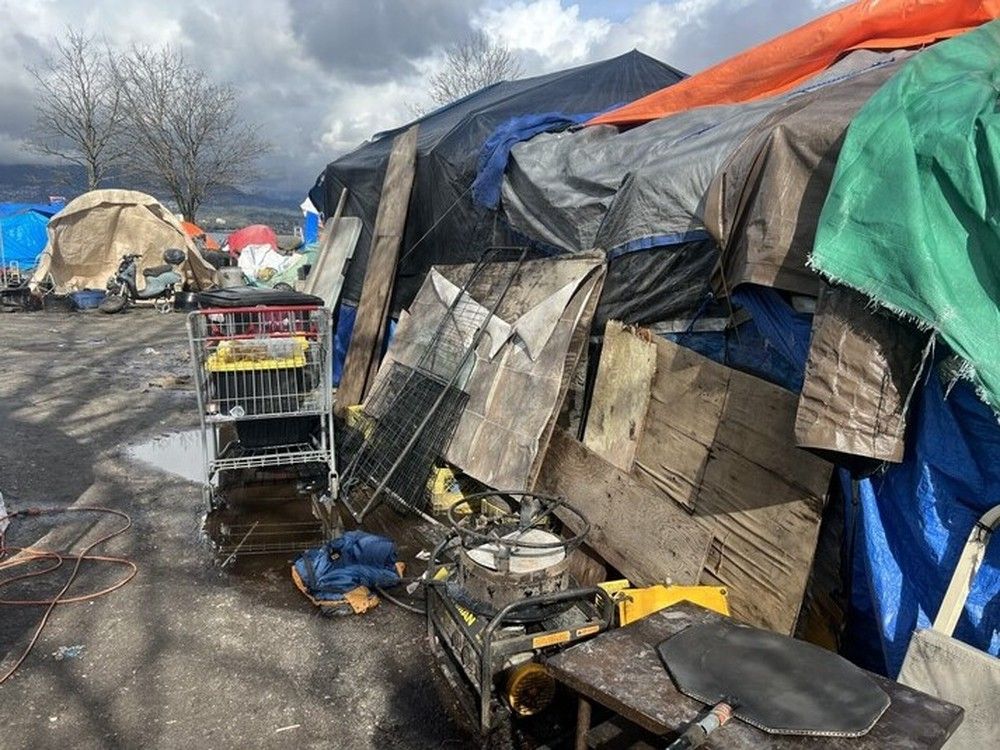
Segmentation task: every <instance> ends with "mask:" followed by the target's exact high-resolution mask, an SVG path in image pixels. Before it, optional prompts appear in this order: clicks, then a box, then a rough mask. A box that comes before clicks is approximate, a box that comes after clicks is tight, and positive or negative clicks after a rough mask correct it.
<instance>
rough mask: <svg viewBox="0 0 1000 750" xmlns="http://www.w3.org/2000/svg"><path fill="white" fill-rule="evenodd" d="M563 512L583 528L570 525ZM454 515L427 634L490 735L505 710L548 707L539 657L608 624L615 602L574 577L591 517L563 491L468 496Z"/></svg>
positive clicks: (434, 579) (433, 572)
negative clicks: (576, 553) (573, 559)
mask: <svg viewBox="0 0 1000 750" xmlns="http://www.w3.org/2000/svg"><path fill="white" fill-rule="evenodd" d="M557 512H558V513H559V516H560V517H562V518H564V519H571V521H572V522H571V524H570V525H571V526H572V528H574V529H577V530H578V533H576V534H571V533H569V532H566V533H563V532H562V531H561V530H560V528H561V526H562V524H561V523H560V521H559V520H558V518H557V516H556V513H557ZM448 523H449V526H450V530H451V533H450V534H449V535H448V536H447V537H446V538H445V539H444V540H443V541H442V542H441V543H440V544H439V545H438V546H437V548H436V549H435V550H434V552H433V553H432V555H431V561H430V566H429V568H428V576H427V578H428V581H427V631H428V637H429V639H430V645H431V651H432V652H433V654H434V656H435V659H436V663H437V665H438V667H439V671H440V672H441V674H442V676H443V677H444V678H445V680H446V681H447V683H448V684H449V685H450V686H451V687H452V688H453V690H454V692H455V695H456V696H457V698H458V700H459V703H460V705H461V706H462V708H463V709H464V710H465V711H466V713H467V714H468V716H469V718H470V719H471V720H472V723H473V724H475V725H476V726H477V727H478V729H479V731H480V732H481V733H483V734H486V733H488V732H489V731H490V730H491V729H493V728H495V727H496V726H497V724H498V723H499V720H500V714H501V712H509V714H511V715H516V716H531V715H534V714H536V713H539V712H541V711H543V710H544V709H545V708H546V707H547V706H548V704H549V702H550V701H551V699H552V696H553V694H554V692H555V684H554V682H553V680H552V678H551V677H550V676H549V675H548V674H547V673H546V672H545V670H544V669H543V668H542V666H541V664H540V662H541V660H542V659H543V658H544V656H545V655H546V654H547V653H550V652H551V651H552V650H554V649H557V648H562V647H565V646H567V645H569V644H572V643H575V642H577V641H580V640H582V639H584V638H589V637H591V636H593V635H595V634H597V633H600V632H602V631H604V630H606V629H608V628H609V627H610V626H611V624H612V620H613V617H614V603H613V602H612V599H611V597H610V595H609V594H607V593H606V592H605V591H603V590H601V589H599V588H581V587H578V586H577V585H576V583H575V582H574V581H573V579H572V577H571V576H570V573H569V565H570V554H571V553H572V551H573V550H574V549H576V548H577V547H578V546H579V545H580V544H581V543H582V542H583V540H584V539H585V537H586V535H587V533H588V531H589V529H590V525H589V524H588V523H587V521H586V519H585V518H584V517H583V516H582V515H581V514H580V513H579V512H578V511H576V510H575V509H573V508H572V506H570V505H569V504H568V503H566V502H565V501H564V500H563V499H561V498H556V497H550V496H546V495H537V494H531V493H522V492H486V493H481V494H478V495H471V496H469V497H467V498H466V499H465V500H462V501H461V502H459V503H457V504H455V505H453V506H452V507H451V508H450V509H449V511H448Z"/></svg>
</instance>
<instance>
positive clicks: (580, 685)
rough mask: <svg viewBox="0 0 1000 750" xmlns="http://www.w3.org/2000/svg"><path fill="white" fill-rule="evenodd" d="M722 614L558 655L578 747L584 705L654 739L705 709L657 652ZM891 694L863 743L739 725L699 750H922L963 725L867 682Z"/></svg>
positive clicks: (658, 620) (952, 712)
mask: <svg viewBox="0 0 1000 750" xmlns="http://www.w3.org/2000/svg"><path fill="white" fill-rule="evenodd" d="M720 618H721V615H718V614H716V613H714V612H711V611H709V610H707V609H702V608H701V607H696V606H695V605H693V604H687V603H681V604H678V605H676V606H674V607H671V608H669V609H665V610H661V611H660V612H657V613H656V614H653V615H650V616H649V617H646V618H644V619H642V620H639V621H638V622H636V623H633V624H632V625H629V626H627V627H624V628H618V629H617V630H611V631H608V632H606V633H602V634H601V635H599V636H597V637H596V638H594V639H592V640H590V641H586V642H585V643H581V644H578V645H576V646H573V647H571V648H568V649H566V650H565V651H562V652H560V653H558V654H556V655H555V656H553V657H552V658H550V659H549V660H548V661H547V662H546V666H547V668H548V669H549V671H550V672H551V673H552V674H553V675H554V676H555V678H556V679H558V680H559V681H560V682H562V683H564V684H566V685H567V686H569V687H570V688H572V689H573V690H575V691H576V692H577V693H578V694H579V696H580V714H579V716H578V727H577V747H578V748H585V747H586V734H587V730H588V729H589V724H590V704H589V701H593V702H595V703H599V704H601V705H603V706H605V707H607V708H609V709H611V710H612V711H614V712H615V713H617V714H619V715H620V716H622V717H624V718H625V719H628V720H629V721H630V722H633V723H634V724H637V725H638V726H639V727H641V728H643V729H645V730H646V731H648V732H652V733H654V734H657V735H666V734H673V733H675V732H677V731H678V730H680V729H682V728H684V727H686V726H687V725H688V724H689V723H690V722H691V720H692V719H694V718H695V717H696V716H697V715H698V714H700V713H702V712H704V711H705V708H706V707H705V705H704V704H702V703H700V702H698V701H696V700H693V699H691V698H688V697H687V696H685V695H683V694H682V693H680V692H679V691H678V690H677V689H676V688H675V687H674V685H673V682H671V680H670V677H669V675H668V674H667V670H666V668H664V666H663V662H662V661H661V660H660V656H659V654H658V653H657V652H656V646H657V645H658V644H659V643H661V642H662V641H664V640H665V639H667V638H669V637H670V636H672V635H674V634H675V633H678V632H680V631H681V630H683V629H684V628H686V627H687V626H689V625H693V624H695V623H700V622H711V621H713V620H717V619H720ZM872 677H873V679H874V680H875V681H876V682H877V683H878V685H879V686H880V687H881V688H882V689H883V690H885V691H886V693H888V694H889V697H890V698H891V700H892V703H891V705H890V706H889V708H888V709H887V710H886V712H885V714H884V715H883V716H882V718H881V719H879V721H878V723H877V724H875V726H874V727H873V728H872V730H871V731H870V732H869V733H868V734H867V735H865V736H864V737H858V738H844V737H792V736H781V735H771V734H767V733H765V732H763V731H761V730H759V729H756V728H755V727H752V726H750V725H749V724H746V723H744V722H742V721H739V720H738V719H733V720H732V721H731V722H730V723H729V724H727V725H726V726H724V727H722V728H721V729H719V730H718V731H717V732H716V733H715V734H713V735H712V736H711V737H709V740H708V741H707V742H706V743H705V744H704V745H702V747H703V748H739V749H740V750H742V749H743V748H755V749H756V748H762V747H766V748H773V749H774V750H814V749H818V748H823V750H876V748H877V749H878V750H886V749H888V748H893V750H927V749H933V748H940V747H941V746H942V745H943V744H944V742H945V740H947V739H948V738H949V737H950V736H951V735H952V733H953V732H954V731H955V729H957V728H958V725H959V724H960V723H961V721H962V716H963V713H964V712H963V710H962V709H961V708H960V707H958V706H955V705H953V704H951V703H946V702H945V701H941V700H938V699H937V698H932V697H931V696H929V695H925V694H924V693H920V692H918V691H916V690H913V689H911V688H908V687H906V686H904V685H900V684H899V683H897V682H893V681H892V680H888V679H886V678H884V677H880V676H878V675H872Z"/></svg>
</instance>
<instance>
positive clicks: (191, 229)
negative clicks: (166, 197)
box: [181, 221, 219, 250]
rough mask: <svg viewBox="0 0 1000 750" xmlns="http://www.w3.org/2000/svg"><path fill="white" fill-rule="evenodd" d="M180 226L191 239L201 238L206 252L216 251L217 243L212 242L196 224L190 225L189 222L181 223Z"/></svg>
mask: <svg viewBox="0 0 1000 750" xmlns="http://www.w3.org/2000/svg"><path fill="white" fill-rule="evenodd" d="M181 226H182V227H184V231H185V232H187V236H188V237H190V238H192V239H198V238H199V237H200V238H201V240H202V242H204V243H205V249H206V250H218V249H219V243H218V242H216V241H215V240H213V239H212V238H211V237H209V236H208V234H206V233H205V230H204V229H202V228H201V227H199V226H198V225H197V224H192V223H191V222H190V221H182V222H181Z"/></svg>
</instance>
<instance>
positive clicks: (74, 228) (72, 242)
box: [31, 190, 215, 293]
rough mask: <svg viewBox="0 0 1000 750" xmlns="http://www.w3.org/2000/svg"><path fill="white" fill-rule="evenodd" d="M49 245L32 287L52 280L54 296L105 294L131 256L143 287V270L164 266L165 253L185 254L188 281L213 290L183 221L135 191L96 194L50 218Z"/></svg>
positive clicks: (207, 268) (208, 271)
mask: <svg viewBox="0 0 1000 750" xmlns="http://www.w3.org/2000/svg"><path fill="white" fill-rule="evenodd" d="M48 235H49V242H48V245H47V246H46V248H45V250H44V252H43V253H42V255H41V257H40V258H39V263H38V267H37V269H36V270H35V274H34V276H32V278H31V284H32V286H33V287H37V285H38V284H40V283H42V282H43V281H44V280H45V277H46V276H47V275H51V277H52V281H53V283H54V284H55V289H56V292H58V293H66V292H72V291H76V290H80V289H104V287H105V286H106V285H107V282H108V279H109V278H110V277H111V276H112V275H113V274H114V272H115V270H116V269H117V268H118V264H119V263H120V262H121V259H122V256H123V255H126V254H127V253H136V254H138V255H141V256H142V257H141V258H139V268H138V271H139V273H138V274H137V275H136V283H137V284H138V285H139V287H140V288H142V287H143V286H145V279H144V278H143V276H142V270H143V269H144V268H149V267H152V266H158V265H162V264H163V251H164V250H166V249H167V248H171V247H176V248H180V249H182V250H184V252H185V253H186V254H187V261H186V262H185V263H184V265H183V266H182V269H181V270H182V271H183V273H184V276H185V279H186V281H188V282H189V283H194V284H195V286H197V287H199V288H208V287H210V286H212V284H213V280H214V278H215V269H214V268H213V267H212V266H211V265H209V263H208V262H207V261H206V260H205V259H204V258H203V257H202V256H201V253H200V252H199V251H198V248H197V247H196V246H195V244H194V240H192V238H191V237H189V236H188V234H187V232H185V231H184V228H183V227H182V226H181V223H180V221H179V220H178V219H177V217H175V216H174V215H173V214H172V213H170V211H168V210H167V209H166V208H165V207H164V206H163V205H161V204H160V203H159V202H158V201H157V200H156V199H155V198H153V197H152V196H149V195H146V194H145V193H139V192H136V191H134V190H92V191H90V192H89V193H84V194H83V195H81V196H80V197H79V198H76V199H74V200H72V201H70V202H69V204H67V206H66V207H65V208H64V209H63V210H62V211H60V212H59V213H57V214H56V215H55V216H53V217H52V220H51V221H49V227H48Z"/></svg>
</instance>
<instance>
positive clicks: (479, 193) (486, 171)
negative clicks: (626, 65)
mask: <svg viewBox="0 0 1000 750" xmlns="http://www.w3.org/2000/svg"><path fill="white" fill-rule="evenodd" d="M620 106H621V104H615V105H613V106H612V107H609V108H608V109H616V108H618V107H620ZM601 111H602V112H603V111H607V110H601ZM599 114H601V112H587V113H585V114H577V115H568V114H563V113H562V112H545V113H543V114H537V115H522V116H520V117H512V118H510V119H509V120H507V121H506V122H504V123H503V124H501V125H500V126H498V127H497V129H496V130H494V131H493V133H492V134H491V135H490V137H489V138H487V139H486V142H485V143H484V144H483V148H482V150H481V151H480V152H479V159H478V161H477V162H476V179H475V180H474V181H473V183H472V199H473V200H474V201H475V203H476V205H478V206H483V207H484V208H496V207H497V205H499V203H500V188H501V186H502V185H503V172H504V170H505V169H506V168H507V159H508V158H510V150H511V149H512V148H514V146H516V145H517V144H518V143H520V142H521V141H527V140H529V139H531V138H534V137H535V136H536V135H538V134H539V133H552V132H555V131H558V130H565V129H566V128H568V127H570V126H571V125H579V124H580V123H582V122H586V121H587V120H590V119H591V118H593V117H596V116H597V115H599Z"/></svg>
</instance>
